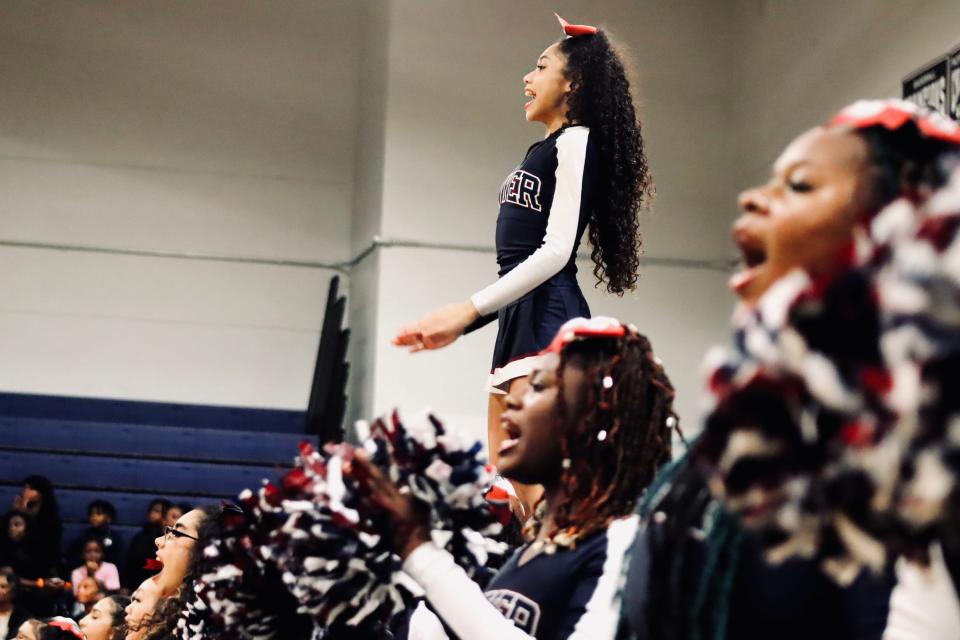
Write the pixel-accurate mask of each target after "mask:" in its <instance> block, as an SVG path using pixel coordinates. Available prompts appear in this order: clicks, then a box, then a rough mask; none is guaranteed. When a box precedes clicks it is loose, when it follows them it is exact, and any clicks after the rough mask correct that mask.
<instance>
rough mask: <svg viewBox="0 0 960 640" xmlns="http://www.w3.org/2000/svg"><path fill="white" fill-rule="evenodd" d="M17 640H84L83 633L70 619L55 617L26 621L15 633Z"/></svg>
mask: <svg viewBox="0 0 960 640" xmlns="http://www.w3.org/2000/svg"><path fill="white" fill-rule="evenodd" d="M16 638H17V640H84V637H83V632H82V631H80V627H79V626H77V623H76V622H74V621H73V620H71V619H70V618H64V617H60V616H57V617H55V618H46V619H43V620H38V619H36V618H31V619H30V620H27V621H26V622H24V623H23V624H22V625H20V629H19V630H18V631H17V636H16Z"/></svg>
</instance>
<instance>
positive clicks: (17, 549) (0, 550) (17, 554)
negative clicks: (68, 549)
mask: <svg viewBox="0 0 960 640" xmlns="http://www.w3.org/2000/svg"><path fill="white" fill-rule="evenodd" d="M2 525H3V526H2V528H0V566H4V567H10V568H11V569H13V571H14V572H16V573H18V574H19V575H21V576H25V577H33V578H36V577H39V576H41V575H43V574H44V573H45V567H42V566H39V565H38V564H37V562H36V561H35V560H34V559H33V557H32V554H31V553H30V549H29V548H28V547H27V518H26V516H24V515H23V514H22V513H19V512H17V511H11V512H10V513H9V514H7V516H6V517H5V518H4V520H3V523H2Z"/></svg>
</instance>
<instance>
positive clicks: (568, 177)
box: [394, 19, 652, 502]
mask: <svg viewBox="0 0 960 640" xmlns="http://www.w3.org/2000/svg"><path fill="white" fill-rule="evenodd" d="M561 24H562V25H563V28H564V33H565V37H564V39H562V40H560V41H559V42H556V43H554V44H552V45H551V46H549V47H547V49H546V50H545V51H544V52H543V53H542V54H541V55H540V57H539V58H538V59H537V63H536V67H535V69H534V70H533V71H531V72H530V73H528V74H527V75H526V76H524V78H523V83H524V89H525V90H524V93H525V94H526V95H527V97H528V98H529V101H528V102H527V103H526V104H525V105H524V111H525V113H526V118H527V120H528V121H530V122H539V123H540V124H542V125H544V127H545V128H546V137H545V138H544V140H542V141H540V142H537V143H535V144H534V145H532V146H531V147H530V148H529V149H528V150H527V153H526V156H525V157H524V159H523V161H522V162H521V164H520V166H519V167H517V169H515V170H514V171H513V172H512V173H510V175H508V176H507V179H506V181H505V182H504V183H503V187H502V189H501V192H500V212H499V215H498V217H497V232H496V246H497V263H498V264H499V267H500V278H499V280H497V281H496V282H495V283H493V284H491V285H490V286H488V287H486V288H484V289H482V290H480V291H478V292H476V293H474V294H473V295H472V296H471V297H470V298H469V299H468V300H465V301H463V302H460V303H457V304H452V305H448V306H445V307H442V308H440V309H438V310H436V311H433V312H431V313H428V314H427V315H425V316H423V317H422V318H420V319H419V320H418V321H417V322H415V323H413V324H410V325H408V326H405V327H403V328H402V329H401V330H400V331H399V332H398V333H397V335H396V337H395V338H394V344H396V345H399V346H405V347H409V348H410V350H411V351H419V350H422V349H439V348H441V347H444V346H446V345H448V344H450V343H452V342H453V341H454V340H456V339H457V338H458V337H460V335H462V334H463V333H465V332H469V331H471V330H473V329H475V328H477V327H479V326H482V325H484V324H487V323H488V322H490V321H492V320H493V319H497V320H498V323H499V330H498V333H497V340H496V346H495V347H494V353H493V363H492V367H491V374H490V378H489V391H490V394H491V395H490V401H489V419H488V445H489V454H490V458H491V461H492V462H493V463H494V464H496V463H497V462H498V460H499V455H500V446H501V444H502V442H503V440H504V439H505V434H504V432H503V430H502V429H501V427H500V415H501V414H502V413H503V411H504V409H505V398H506V396H507V394H512V395H514V396H517V397H518V396H520V395H522V393H523V387H524V386H525V380H526V377H527V375H528V374H529V373H530V372H531V370H532V368H533V366H534V362H535V359H534V358H533V356H535V355H536V354H537V353H539V352H540V351H541V350H542V349H543V348H544V347H546V346H547V344H548V343H549V342H550V340H551V339H552V338H553V336H554V335H555V334H556V332H557V330H558V329H559V328H560V326H561V325H562V324H563V323H564V322H565V321H566V320H568V319H570V318H574V317H578V316H589V308H588V307H587V303H586V300H585V299H584V297H583V293H582V292H581V291H580V287H579V285H578V283H577V278H576V273H577V267H576V253H577V247H578V245H579V243H580V238H581V236H582V235H583V232H584V229H585V228H586V227H587V226H588V225H589V227H590V234H589V235H590V242H591V244H592V245H593V251H592V257H593V261H594V269H593V273H594V276H595V277H596V279H597V283H598V284H600V283H605V285H606V289H607V291H608V292H610V293H615V294H617V295H622V294H623V293H624V292H625V291H629V290H632V289H633V288H634V286H635V284H636V280H637V269H638V266H639V257H638V256H639V249H640V234H639V231H638V222H637V216H638V211H639V210H640V208H641V206H642V205H643V204H645V201H646V200H647V199H648V197H649V196H650V195H651V193H652V185H651V181H650V177H649V175H648V171H647V161H646V157H645V155H644V145H643V139H642V137H641V135H640V123H639V121H638V120H637V116H636V111H635V109H634V104H633V99H632V97H631V93H630V83H629V82H628V80H627V77H626V73H625V71H624V66H623V62H622V59H621V56H620V54H619V53H618V52H617V51H616V49H615V48H614V46H613V45H612V44H611V42H610V39H609V38H608V37H607V34H606V33H605V32H604V31H603V30H599V29H596V28H594V27H588V26H582V25H569V24H567V23H566V22H565V21H564V20H562V19H561ZM525 493H529V495H528V496H527V501H528V502H529V501H531V500H532V499H533V498H534V497H535V495H536V492H535V491H534V492H533V493H530V492H529V491H526V492H525Z"/></svg>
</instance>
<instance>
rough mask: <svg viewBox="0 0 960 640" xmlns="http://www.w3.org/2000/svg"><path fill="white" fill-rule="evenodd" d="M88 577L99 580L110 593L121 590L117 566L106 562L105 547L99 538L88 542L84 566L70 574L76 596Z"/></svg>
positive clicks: (85, 548)
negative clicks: (104, 556)
mask: <svg viewBox="0 0 960 640" xmlns="http://www.w3.org/2000/svg"><path fill="white" fill-rule="evenodd" d="M86 577H92V578H95V579H97V580H99V581H100V582H101V583H103V585H104V586H105V587H106V588H107V589H109V590H110V591H116V590H117V589H119V588H120V573H119V571H117V565H115V564H113V563H112V562H105V561H104V559H103V545H102V544H101V543H100V540H98V539H97V538H91V539H89V540H87V541H86V543H85V544H84V545H83V564H82V565H81V566H79V567H77V568H76V569H74V570H73V573H71V574H70V581H71V582H72V583H73V593H74V595H77V594H78V592H79V589H80V583H81V582H83V579H84V578H86Z"/></svg>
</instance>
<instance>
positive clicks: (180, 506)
mask: <svg viewBox="0 0 960 640" xmlns="http://www.w3.org/2000/svg"><path fill="white" fill-rule="evenodd" d="M191 509H193V507H191V506H190V505H188V504H186V503H185V502H179V503H173V504H171V505H170V506H169V507H167V510H166V511H164V512H163V524H164V526H167V527H172V526H174V525H176V524H177V520H179V519H180V517H181V516H182V515H183V514H185V513H187V512H188V511H190V510H191Z"/></svg>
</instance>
